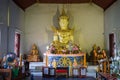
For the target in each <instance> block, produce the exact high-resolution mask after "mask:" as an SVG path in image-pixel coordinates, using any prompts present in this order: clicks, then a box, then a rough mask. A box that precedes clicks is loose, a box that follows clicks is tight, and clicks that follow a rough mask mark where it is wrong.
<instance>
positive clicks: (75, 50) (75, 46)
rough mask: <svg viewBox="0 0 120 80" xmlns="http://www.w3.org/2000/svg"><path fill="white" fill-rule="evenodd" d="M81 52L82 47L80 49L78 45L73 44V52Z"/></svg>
mask: <svg viewBox="0 0 120 80" xmlns="http://www.w3.org/2000/svg"><path fill="white" fill-rule="evenodd" d="M79 52H80V49H79V46H78V45H76V44H75V45H73V48H72V53H73V54H77V53H79Z"/></svg>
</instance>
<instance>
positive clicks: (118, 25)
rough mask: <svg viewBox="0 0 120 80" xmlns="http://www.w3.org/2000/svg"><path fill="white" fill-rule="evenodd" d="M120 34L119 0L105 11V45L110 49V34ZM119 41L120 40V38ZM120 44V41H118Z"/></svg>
mask: <svg viewBox="0 0 120 80" xmlns="http://www.w3.org/2000/svg"><path fill="white" fill-rule="evenodd" d="M118 32H119V35H117V36H118V37H119V36H120V0H117V1H116V2H115V3H114V4H113V5H112V6H111V7H109V8H108V9H107V10H106V11H105V46H106V49H107V50H109V34H110V33H115V34H116V33H117V34H118ZM117 41H119V42H120V38H119V40H118V38H117ZM116 45H119V46H120V43H118V42H117V43H116Z"/></svg>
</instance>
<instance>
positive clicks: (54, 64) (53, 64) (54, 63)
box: [52, 59, 57, 68]
mask: <svg viewBox="0 0 120 80" xmlns="http://www.w3.org/2000/svg"><path fill="white" fill-rule="evenodd" d="M52 66H53V67H54V68H56V66H57V62H56V60H55V59H53V62H52Z"/></svg>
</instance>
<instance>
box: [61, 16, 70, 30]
mask: <svg viewBox="0 0 120 80" xmlns="http://www.w3.org/2000/svg"><path fill="white" fill-rule="evenodd" d="M59 25H60V28H61V30H67V29H68V19H67V18H66V17H64V16H63V17H62V18H60V19H59Z"/></svg>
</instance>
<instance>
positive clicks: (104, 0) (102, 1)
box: [13, 0, 117, 10]
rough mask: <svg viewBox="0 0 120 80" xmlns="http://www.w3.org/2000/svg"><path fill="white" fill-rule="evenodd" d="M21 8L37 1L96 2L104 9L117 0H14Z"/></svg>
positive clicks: (49, 2)
mask: <svg viewBox="0 0 120 80" xmlns="http://www.w3.org/2000/svg"><path fill="white" fill-rule="evenodd" d="M13 1H14V2H15V3H16V4H17V5H18V6H19V7H20V8H22V9H23V10H25V9H26V8H28V7H30V6H31V5H33V4H35V3H40V4H42V3H46V4H51V3H52V4H72V3H75V4H76V3H77V4H78V3H79V4H80V3H94V4H96V5H98V6H100V7H101V8H103V9H104V10H106V9H107V8H108V7H110V6H111V5H112V4H113V3H114V2H115V1H117V0H13Z"/></svg>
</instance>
